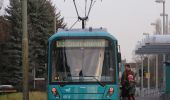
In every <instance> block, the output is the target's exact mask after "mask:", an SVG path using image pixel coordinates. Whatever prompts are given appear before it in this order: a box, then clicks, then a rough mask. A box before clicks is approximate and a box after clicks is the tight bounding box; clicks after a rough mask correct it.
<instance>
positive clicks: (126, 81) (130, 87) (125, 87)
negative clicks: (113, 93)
mask: <svg viewBox="0 0 170 100" xmlns="http://www.w3.org/2000/svg"><path fill="white" fill-rule="evenodd" d="M129 75H130V77H128V76H129ZM121 85H122V97H127V96H128V95H130V94H133V95H134V94H135V85H136V82H135V75H134V72H133V71H131V70H130V71H124V72H123V74H122V78H121Z"/></svg>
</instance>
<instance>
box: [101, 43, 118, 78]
mask: <svg viewBox="0 0 170 100" xmlns="http://www.w3.org/2000/svg"><path fill="white" fill-rule="evenodd" d="M114 47H115V46H114V45H113V46H111V44H110V45H109V47H106V48H105V54H104V55H105V56H104V63H103V70H102V77H103V78H102V80H105V81H110V80H111V81H114V80H115V73H116V70H115V69H116V62H115V49H114Z"/></svg>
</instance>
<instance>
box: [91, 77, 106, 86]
mask: <svg viewBox="0 0 170 100" xmlns="http://www.w3.org/2000/svg"><path fill="white" fill-rule="evenodd" d="M93 78H94V79H95V80H96V81H97V83H98V84H99V85H101V86H102V87H104V86H105V84H104V83H102V82H100V81H99V80H98V79H97V78H96V77H93Z"/></svg>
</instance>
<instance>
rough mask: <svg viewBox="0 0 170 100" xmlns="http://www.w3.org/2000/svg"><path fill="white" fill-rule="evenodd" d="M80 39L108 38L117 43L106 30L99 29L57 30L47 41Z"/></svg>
mask: <svg viewBox="0 0 170 100" xmlns="http://www.w3.org/2000/svg"><path fill="white" fill-rule="evenodd" d="M79 36H80V37H82V36H87V37H88V36H89V37H90V36H94V37H95V36H99V37H108V38H110V39H112V40H115V41H117V39H116V38H115V37H114V36H112V35H111V34H109V33H108V32H107V30H106V29H103V28H99V29H92V28H89V29H71V30H68V29H62V30H59V31H58V32H57V33H55V34H53V35H52V36H51V37H50V38H49V41H52V40H53V39H55V38H57V37H79Z"/></svg>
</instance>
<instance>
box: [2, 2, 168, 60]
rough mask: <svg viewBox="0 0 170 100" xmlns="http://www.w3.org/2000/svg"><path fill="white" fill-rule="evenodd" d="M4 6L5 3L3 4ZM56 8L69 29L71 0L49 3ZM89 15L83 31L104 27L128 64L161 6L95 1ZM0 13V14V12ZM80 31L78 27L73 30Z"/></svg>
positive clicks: (71, 19) (81, 9)
mask: <svg viewBox="0 0 170 100" xmlns="http://www.w3.org/2000/svg"><path fill="white" fill-rule="evenodd" d="M4 1H5V4H4V6H5V5H6V4H7V3H8V1H7V0H4ZM51 1H52V2H53V3H54V5H55V6H56V8H58V10H59V11H60V12H61V15H62V16H64V17H65V22H66V23H67V25H68V27H70V26H71V25H72V24H73V23H74V22H75V21H76V20H77V19H76V12H75V9H74V6H73V2H72V0H65V2H64V0H51ZM77 1H79V6H78V8H79V11H80V12H81V14H82V13H83V9H84V5H83V2H84V0H77ZM96 1H97V2H96V3H95V5H94V7H93V8H92V11H91V13H90V17H89V21H88V23H87V27H89V26H92V27H94V28H96V27H97V28H99V27H105V28H107V30H108V32H110V33H111V34H112V35H114V36H115V37H116V38H117V39H118V41H119V44H120V46H121V52H122V58H126V59H127V60H128V61H132V55H133V50H134V49H135V45H136V43H137V41H139V40H140V39H141V37H142V34H143V33H146V32H147V33H150V34H152V33H153V31H154V27H153V26H151V25H150V23H151V22H155V21H156V19H157V18H161V20H162V17H160V16H159V15H160V13H162V4H159V3H156V2H155V0H103V1H102V2H100V1H101V0H96ZM0 13H2V11H0ZM166 13H167V14H169V16H170V0H166ZM78 27H79V28H81V23H78V24H76V26H75V28H78Z"/></svg>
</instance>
